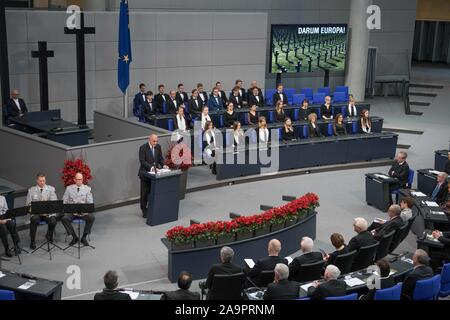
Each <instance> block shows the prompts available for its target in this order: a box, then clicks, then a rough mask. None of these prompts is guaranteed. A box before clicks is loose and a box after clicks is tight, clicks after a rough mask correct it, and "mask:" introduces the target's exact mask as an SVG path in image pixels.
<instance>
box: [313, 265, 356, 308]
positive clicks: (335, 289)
mask: <svg viewBox="0 0 450 320" xmlns="http://www.w3.org/2000/svg"><path fill="white" fill-rule="evenodd" d="M340 275H341V271H340V270H339V268H338V267H336V266H335V265H332V264H330V265H328V266H327V268H326V269H325V274H324V275H323V278H324V279H325V281H324V282H321V283H320V282H319V281H314V282H313V284H312V286H310V287H309V288H308V297H310V299H311V300H323V299H325V298H326V297H339V296H345V294H346V291H345V290H346V287H347V285H346V284H345V282H344V281H342V280H338V278H339V276H340Z"/></svg>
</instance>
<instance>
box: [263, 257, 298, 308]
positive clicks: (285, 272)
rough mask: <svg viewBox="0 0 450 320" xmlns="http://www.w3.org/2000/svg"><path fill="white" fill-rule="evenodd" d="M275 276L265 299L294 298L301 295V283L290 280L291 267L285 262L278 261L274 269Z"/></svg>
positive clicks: (265, 293)
mask: <svg viewBox="0 0 450 320" xmlns="http://www.w3.org/2000/svg"><path fill="white" fill-rule="evenodd" d="M274 272H275V277H274V281H273V283H269V285H268V286H267V290H266V292H264V296H263V299H264V300H294V299H297V298H298V297H299V295H300V284H299V283H298V282H296V281H289V280H288V278H289V268H288V266H287V265H285V264H284V263H277V264H276V266H275V269H274Z"/></svg>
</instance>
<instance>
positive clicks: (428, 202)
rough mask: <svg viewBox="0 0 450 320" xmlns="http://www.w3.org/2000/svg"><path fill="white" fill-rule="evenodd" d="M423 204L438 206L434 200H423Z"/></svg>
mask: <svg viewBox="0 0 450 320" xmlns="http://www.w3.org/2000/svg"><path fill="white" fill-rule="evenodd" d="M425 204H426V205H427V206H428V207H439V205H438V204H437V203H436V202H434V201H425Z"/></svg>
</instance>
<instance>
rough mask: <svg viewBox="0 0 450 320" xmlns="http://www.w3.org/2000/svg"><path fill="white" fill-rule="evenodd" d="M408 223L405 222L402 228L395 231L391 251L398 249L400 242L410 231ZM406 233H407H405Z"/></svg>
mask: <svg viewBox="0 0 450 320" xmlns="http://www.w3.org/2000/svg"><path fill="white" fill-rule="evenodd" d="M408 225H409V224H408V223H407V222H405V223H404V224H403V225H402V227H401V228H400V229H398V230H397V231H395V234H394V237H393V238H392V241H391V245H390V246H389V253H391V252H392V251H394V250H395V249H397V247H398V246H399V245H400V243H401V242H402V241H403V239H404V238H406V236H407V235H408V233H409V229H408ZM405 233H406V234H405Z"/></svg>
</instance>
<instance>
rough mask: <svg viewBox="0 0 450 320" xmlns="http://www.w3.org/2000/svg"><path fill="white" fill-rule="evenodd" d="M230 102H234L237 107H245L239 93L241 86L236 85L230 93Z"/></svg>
mask: <svg viewBox="0 0 450 320" xmlns="http://www.w3.org/2000/svg"><path fill="white" fill-rule="evenodd" d="M230 102H231V103H233V106H234V108H235V109H237V108H239V109H240V108H242V107H243V105H244V104H243V100H242V97H241V96H240V95H239V87H234V88H233V91H232V92H231V95H230Z"/></svg>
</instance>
